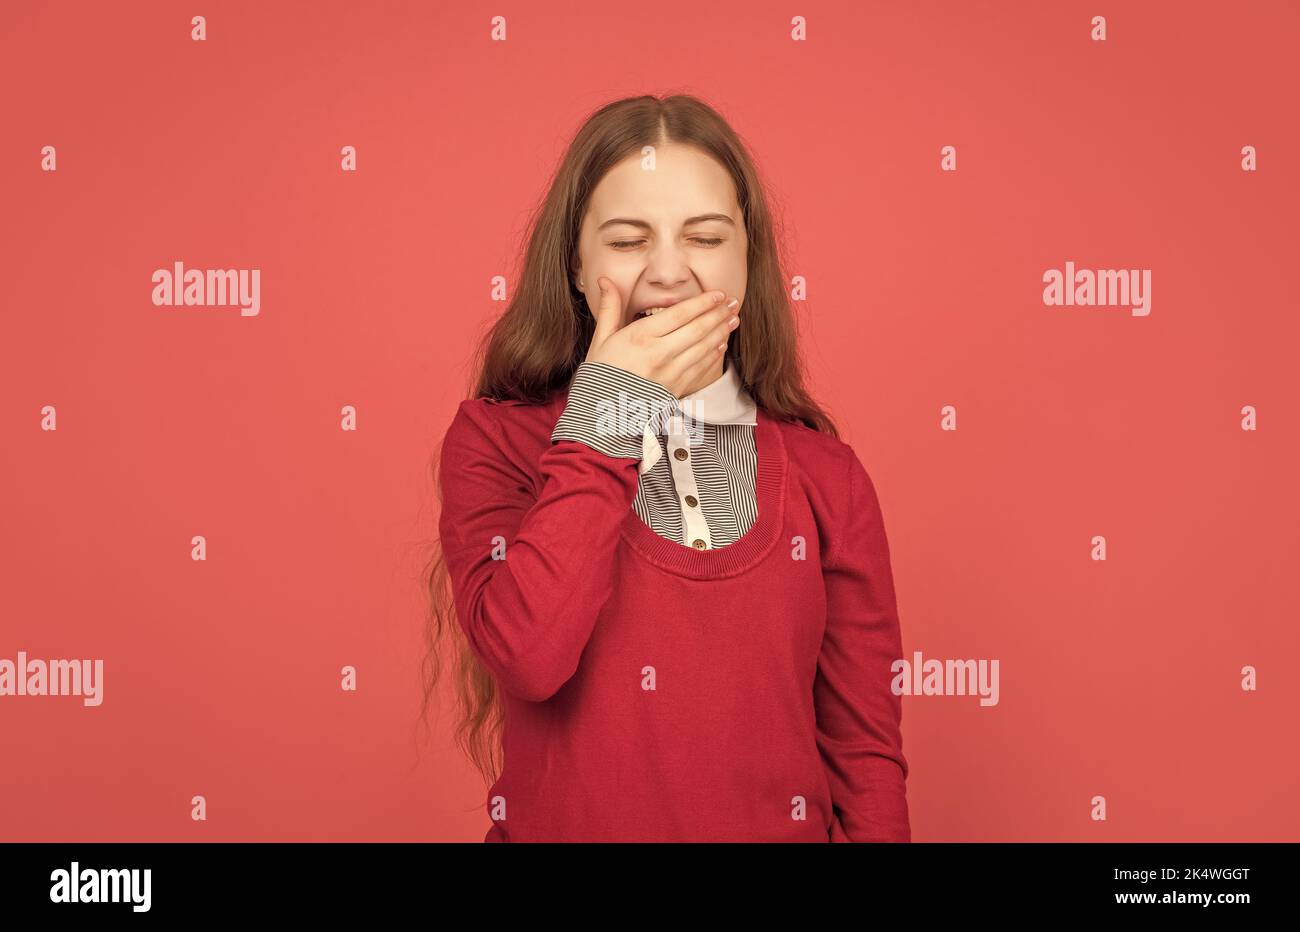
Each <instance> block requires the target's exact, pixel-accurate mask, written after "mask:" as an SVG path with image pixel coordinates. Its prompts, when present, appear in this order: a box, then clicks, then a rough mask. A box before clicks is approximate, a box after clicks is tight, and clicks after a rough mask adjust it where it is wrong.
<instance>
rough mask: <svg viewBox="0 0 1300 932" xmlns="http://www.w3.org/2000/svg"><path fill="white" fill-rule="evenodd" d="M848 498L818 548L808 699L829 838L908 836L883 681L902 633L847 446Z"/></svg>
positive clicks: (875, 520) (898, 713) (890, 698)
mask: <svg viewBox="0 0 1300 932" xmlns="http://www.w3.org/2000/svg"><path fill="white" fill-rule="evenodd" d="M849 459H850V463H849V476H848V488H849V495H848V501H847V503H846V504H844V505H843V506H842V507H843V509H844V510H843V511H842V512H841V513H840V514H839V515H838V517H837V523H838V531H837V532H836V533H835V534H834V537H833V539H832V540H831V542H830V545H829V546H828V547H827V549H826V551H825V552H824V554H823V566H822V572H823V577H824V579H825V585H826V600H827V604H826V631H825V635H824V636H823V639H822V645H821V652H820V654H819V656H818V659H817V675H816V679H815V680H814V684H813V701H814V705H815V707H816V713H817V746H818V749H819V750H820V752H821V755H822V761H823V763H824V764H825V766H826V772H827V777H828V779H829V781H830V788H831V800H832V805H833V807H834V809H835V817H836V818H835V822H834V823H832V829H831V840H832V841H851V842H867V841H898V842H907V841H911V827H910V822H909V819H908V810H907V795H906V783H905V781H906V779H907V771H908V764H907V759H906V758H905V757H904V756H903V738H902V733H901V725H902V715H903V705H902V698H901V697H899V696H897V695H895V694H894V692H893V689H892V687H891V681H892V679H893V671H892V665H893V663H894V661H895V660H897V659H898V658H900V657H901V656H902V651H903V646H902V635H901V631H900V628H899V622H898V611H897V608H896V602H895V596H894V581H893V574H892V571H891V568H890V559H889V544H888V541H887V539H886V537H885V525H884V521H883V518H882V515H881V510H880V503H879V501H878V500H877V498H876V490H875V487H874V485H873V484H872V481H871V478H870V477H869V476H868V475H867V472H866V470H865V469H864V468H863V466H862V463H861V462H860V461H859V460H858V457H857V454H856V453H853V451H852V450H851V449H850V451H849Z"/></svg>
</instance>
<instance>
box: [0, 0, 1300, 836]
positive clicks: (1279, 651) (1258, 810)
mask: <svg viewBox="0 0 1300 932" xmlns="http://www.w3.org/2000/svg"><path fill="white" fill-rule="evenodd" d="M196 13H197V14H202V15H204V16H205V17H206V19H207V29H208V37H207V40H206V41H204V42H195V41H192V40H191V39H190V29H191V26H190V17H191V16H193V15H195V14H196ZM1097 14H1102V15H1105V16H1106V17H1107V29H1108V38H1107V40H1106V41H1105V42H1095V41H1092V40H1091V39H1090V37H1089V36H1090V31H1091V24H1090V20H1091V18H1092V16H1094V15H1097ZM495 15H504V16H505V17H506V18H507V23H508V27H507V28H508V33H507V35H508V39H507V41H505V42H493V41H490V27H491V17H493V16H495ZM793 15H802V16H805V17H807V20H808V40H807V41H806V42H794V41H791V38H790V28H791V27H790V18H791V16H793ZM3 17H4V19H3V44H2V46H0V51H2V52H3V54H0V71H2V73H3V84H4V88H5V95H4V96H5V107H4V114H3V127H4V143H5V144H4V145H3V146H0V185H3V191H2V192H0V193H2V195H3V203H4V211H3V217H4V223H3V234H2V235H3V238H4V239H3V244H2V245H3V256H4V273H3V275H0V305H2V306H3V314H4V320H3V323H4V331H3V332H4V338H3V341H2V349H0V353H3V357H2V360H0V361H2V362H3V365H2V366H0V432H2V433H3V458H2V459H0V468H2V469H3V472H2V473H0V483H2V485H3V488H4V498H5V502H4V509H3V511H4V527H5V530H4V536H3V548H4V549H3V553H2V554H0V557H2V558H3V605H2V612H0V626H2V628H0V657H6V658H9V659H11V660H12V659H15V658H16V656H17V653H18V651H20V650H23V651H26V652H27V654H28V656H29V657H31V658H44V659H49V658H72V657H80V658H102V659H103V660H104V665H105V671H104V703H103V705H101V706H99V707H97V708H87V707H85V706H83V704H82V702H81V699H80V698H76V697H45V698H34V697H2V698H0V740H2V741H3V754H2V756H3V759H4V766H3V768H2V769H0V832H2V835H3V838H4V839H6V840H19V841H25V840H51V841H66V840H91V841H99V840H187V839H192V840H238V839H249V840H426V839H436V840H465V841H479V840H480V839H481V838H482V837H483V833H484V832H485V830H486V827H487V825H488V820H487V815H486V813H485V811H484V809H483V805H482V803H483V799H484V797H485V793H484V788H483V786H482V784H481V782H478V781H477V779H476V776H475V774H474V773H473V771H472V769H471V768H470V766H469V765H468V763H467V762H465V761H464V760H463V759H462V758H460V757H459V756H458V755H457V754H456V752H454V751H453V750H452V748H451V745H450V743H449V741H448V739H447V733H448V726H449V720H448V718H447V717H446V716H444V717H443V718H441V719H439V721H438V730H437V732H436V733H435V735H434V738H433V740H432V742H431V743H430V744H428V745H421V737H420V733H419V732H418V731H417V730H416V728H415V716H416V710H417V704H418V698H419V660H420V654H421V650H422V646H423V645H422V641H421V639H420V624H421V623H422V617H421V609H422V607H423V603H422V601H421V599H422V595H421V591H420V588H419V587H420V579H419V576H418V574H419V569H420V567H421V565H422V560H423V556H424V553H425V548H426V547H427V545H428V540H429V537H430V536H431V535H432V534H433V533H434V527H435V521H436V507H437V505H436V501H435V500H434V498H433V495H432V489H431V486H430V478H429V474H428V469H429V465H430V461H431V457H432V455H433V453H434V451H435V450H436V446H437V443H438V442H439V440H440V438H441V435H442V432H443V431H444V430H445V429H446V427H447V425H448V423H449V422H450V419H451V416H452V413H453V411H454V409H455V405H456V403H457V402H458V401H459V399H461V398H463V397H465V392H466V379H467V376H468V360H469V355H470V349H471V347H472V342H473V340H475V339H476V338H477V337H478V335H479V334H480V333H482V332H483V330H484V329H485V327H486V326H487V325H488V324H489V323H490V321H492V320H493V319H494V318H495V316H496V315H498V314H499V313H500V312H501V310H502V308H503V305H502V304H500V303H497V302H494V301H492V300H491V299H490V297H489V289H490V286H491V279H492V277H493V276H495V275H506V276H508V278H509V280H510V282H511V283H512V284H513V282H514V281H515V272H516V270H517V266H516V253H517V250H518V248H519V246H520V244H521V242H522V240H523V236H524V233H525V229H524V223H525V220H526V218H527V215H528V212H529V210H530V209H531V208H532V206H533V204H534V203H535V202H536V201H537V200H539V199H540V198H541V196H542V193H543V191H544V188H545V185H546V182H547V180H548V178H549V176H550V173H551V172H552V171H553V169H554V167H555V164H556V162H557V160H558V159H559V157H560V155H561V153H562V152H563V148H564V146H565V145H566V144H567V142H568V140H569V138H570V137H571V136H572V134H573V132H574V131H575V130H576V129H577V127H578V125H579V124H580V122H581V121H582V119H583V118H584V117H585V115H586V114H587V113H589V112H590V111H591V110H593V109H595V108H596V107H598V106H600V105H602V104H603V103H605V102H607V101H609V100H612V99H615V98H618V97H622V96H627V95H631V94H637V93H644V92H653V93H664V92H672V91H685V92H689V93H694V94H697V95H699V96H701V97H703V98H704V99H705V100H707V101H708V102H710V103H712V104H713V105H714V106H716V107H717V108H718V109H719V110H720V111H721V112H722V113H723V114H724V116H726V117H727V118H728V119H729V120H730V121H731V122H732V123H733V125H734V126H735V127H736V129H737V130H738V131H739V132H740V133H741V135H742V136H743V138H744V139H745V140H746V142H747V143H748V144H749V145H750V146H751V148H752V151H753V152H754V155H755V157H756V159H757V161H758V163H759V165H760V168H761V170H762V172H763V173H764V176H765V177H766V178H767V179H768V181H769V184H770V186H771V188H772V193H773V197H774V203H775V205H776V206H777V207H778V208H779V209H781V210H782V211H783V213H784V216H785V220H786V223H787V232H788V234H789V248H790V253H791V256H792V257H793V263H792V268H790V269H789V270H788V272H789V274H791V275H802V276H805V277H806V278H807V280H808V282H809V300H808V301H806V302H804V303H801V304H798V305H796V307H797V309H798V310H797V313H798V314H799V321H800V328H801V333H802V337H803V341H804V342H803V347H804V352H805V354H806V356H807V360H808V363H809V367H810V377H811V382H812V385H813V387H814V390H815V392H816V393H817V395H818V396H819V397H820V398H821V399H822V400H823V401H824V402H825V403H826V404H827V405H828V407H829V409H830V410H831V412H832V413H833V414H834V415H835V416H836V418H837V420H838V422H839V423H840V425H841V427H842V429H843V434H844V438H845V439H846V440H847V441H848V442H849V443H851V444H852V445H853V446H854V448H855V450H856V451H857V452H858V454H859V456H860V457H861V459H862V461H863V463H864V464H865V465H866V467H867V469H868V470H869V471H870V472H871V475H872V477H873V480H874V482H875V484H876V486H877V488H878V491H879V493H880V496H881V501H882V504H883V507H884V511H885V517H886V524H887V528H888V531H889V535H890V543H891V548H892V551H893V556H894V572H895V578H896V582H897V590H898V596H899V608H900V618H901V620H902V626H903V641H904V649H905V654H906V656H908V657H909V658H910V657H911V654H912V652H913V651H916V650H919V651H921V652H922V653H923V654H924V655H925V656H926V657H927V658H931V657H933V658H940V659H945V658H989V659H992V658H996V659H998V660H999V662H1000V666H1001V670H1000V673H1001V684H1000V688H1001V701H1000V703H999V704H998V705H997V706H994V707H990V708H985V707H981V706H980V705H979V703H978V699H977V698H976V697H969V696H968V697H939V696H934V697H909V698H905V699H904V714H903V735H904V751H905V753H906V754H907V756H908V759H909V763H910V764H911V767H912V775H911V777H910V779H909V782H908V795H909V801H910V805H911V813H912V826H913V835H914V838H915V840H917V841H940V840H945V841H946V840H963V841H964V840H1103V839H1104V840H1118V841H1137V840H1196V841H1209V840H1257V841H1263V840H1284V839H1285V840H1295V839H1296V838H1297V837H1300V803H1298V802H1297V797H1296V789H1297V783H1298V782H1300V781H1297V763H1298V752H1297V750H1296V746H1295V740H1294V739H1295V734H1296V712H1297V709H1300V701H1298V697H1297V683H1296V677H1295V670H1296V665H1297V661H1298V660H1300V654H1298V651H1297V648H1298V647H1300V636H1298V635H1297V628H1296V618H1297V611H1296V609H1297V600H1296V585H1295V566H1296V558H1297V555H1298V551H1300V547H1298V546H1297V545H1298V543H1300V540H1298V537H1300V532H1298V531H1297V492H1296V472H1297V456H1296V454H1297V442H1296V436H1297V427H1298V426H1300V425H1297V411H1298V410H1300V397H1298V394H1300V393H1298V392H1297V383H1296V379H1295V363H1294V356H1295V346H1296V339H1297V336H1298V335H1300V333H1298V331H1300V328H1298V327H1297V323H1296V312H1297V306H1296V298H1295V285H1294V282H1292V281H1291V280H1290V275H1289V273H1293V272H1294V270H1295V268H1296V262H1295V255H1296V246H1297V239H1298V238H1297V234H1296V228H1295V217H1296V212H1297V206H1298V204H1297V201H1298V198H1297V191H1298V186H1297V184H1296V173H1297V168H1298V167H1300V166H1298V164H1297V151H1298V148H1300V130H1297V123H1296V120H1295V101H1296V90H1297V88H1300V65H1298V63H1297V55H1296V52H1295V49H1296V42H1297V38H1298V36H1300V8H1297V6H1296V5H1295V4H1293V3H1289V2H1275V3H1247V4H1211V3H1205V4H1189V3H1173V2H1169V3H1152V2H1143V3H1126V2H1115V0H1112V2H1108V3H1105V4H1102V5H1098V4H1095V3H1075V2H1060V3H1050V4H1046V3H1034V2H1017V3H974V2H949V3H911V2H909V3H903V2H891V3H861V4H859V3H843V2H840V3H829V2H820V3H819V2H811V3H806V4H801V5H800V6H798V7H797V8H796V7H791V6H790V5H789V4H785V3H772V2H754V0H746V2H743V3H741V2H727V3H715V4H699V3H697V2H693V0H684V2H674V0H667V2H656V3H654V4H651V5H649V6H636V5H632V6H627V5H622V6H620V5H610V4H604V3H594V2H592V3H569V4H563V5H560V4H549V3H548V4H541V3H536V4H534V3H520V4H506V5H504V6H502V5H500V4H497V3H476V2H468V3H465V2H458V3H455V4H424V3H385V4H378V5H372V4H357V3H342V2H335V3H274V4H270V3H252V2H250V3H222V2H217V0H209V2H206V3H204V4H202V5H201V7H195V6H194V5H192V4H187V5H182V4H176V3H130V4H112V5H106V4H99V3H79V4H71V3H48V4H9V5H7V6H6V7H5V9H4V13H3ZM46 145H52V146H55V147H56V148H57V153H58V170H57V171H55V172H43V171H41V170H40V150H41V148H42V147H43V146H46ZM345 145H352V146H356V147H357V151H358V162H357V164H358V171H357V172H355V173H348V172H343V171H341V170H340V164H339V163H340V149H341V148H342V147H343V146H345ZM945 145H953V146H956V147H957V150H958V170H957V171H956V172H941V171H940V170H939V155H940V148H941V147H942V146H945ZM1245 145H1251V146H1255V147H1256V148H1257V150H1258V152H1259V170H1258V171H1256V172H1243V171H1242V170H1241V167H1240V160H1241V155H1240V150H1241V148H1242V146H1245ZM177 260H181V261H183V262H184V263H185V265H186V267H187V268H259V269H261V270H262V309H261V313H260V315H259V316H256V317H242V316H240V314H239V312H238V310H237V309H235V308H195V307H189V308H187V307H155V306H154V305H153V304H152V303H151V300H150V296H151V293H152V289H153V285H152V283H151V281H150V275H151V274H152V272H153V270H154V269H157V268H171V265H172V263H173V262H174V261H177ZM1067 260H1073V261H1074V262H1075V264H1076V265H1077V266H1079V267H1082V268H1093V269H1096V268H1139V269H1140V268H1147V269H1151V270H1152V279H1153V280H1152V296H1151V298H1152V304H1151V314H1150V316H1149V317H1133V316H1131V315H1130V313H1129V311H1128V309H1126V308H1107V307H1046V306H1044V304H1043V302H1042V297H1041V294H1042V289H1043V284H1042V274H1043V272H1044V270H1046V269H1049V268H1058V269H1059V268H1063V267H1064V264H1065V262H1066V261H1067ZM348 404H351V405H356V406H357V407H358V411H359V430H358V431H357V432H355V433H346V432H343V431H341V430H340V429H339V418H340V409H341V407H342V406H344V405H348ZM44 405H54V406H56V407H57V409H58V430H57V431H54V432H48V431H42V430H41V429H40V410H41V407H42V406H44ZM944 405H954V406H956V408H957V411H958V426H959V429H958V430H957V431H955V432H953V431H941V430H940V429H939V414H940V409H941V407H942V406H944ZM1243 405H1254V406H1256V408H1257V409H1258V411H1259V429H1258V430H1257V431H1254V432H1246V431H1242V430H1241V429H1240V426H1239V421H1240V417H1241V413H1240V412H1241V408H1242V406H1243ZM196 534H201V535H204V536H206V537H207V540H208V559H207V561H206V562H195V561H192V560H191V559H190V546H191V545H190V538H191V537H192V536H193V535H196ZM1095 534H1101V535H1104V536H1105V537H1106V538H1107V542H1108V551H1109V553H1108V559H1107V560H1106V561H1105V562H1096V561H1093V560H1091V559H1090V540H1091V538H1092V536H1093V535H1095ZM349 664H350V665H355V666H356V667H357V669H358V671H359V672H358V685H359V690H358V691H357V692H355V693H352V692H343V691H341V690H340V687H339V678H340V677H339V672H340V669H341V668H342V667H343V666H344V665H349ZM1245 665H1253V666H1255V667H1257V668H1258V671H1259V689H1258V691H1257V692H1245V691H1243V690H1242V689H1241V687H1240V680H1241V673H1240V671H1241V668H1242V667H1243V666H1245ZM195 795H203V796H205V797H206V799H207V806H208V809H207V814H208V819H207V821H205V822H195V821H192V820H191V818H190V800H191V797H193V796H195ZM1094 795H1101V796H1104V797H1106V800H1107V806H1108V813H1107V816H1108V817H1107V819H1106V821H1104V822H1096V821H1093V820H1092V819H1090V817H1089V814H1090V809H1091V804H1090V800H1091V798H1092V797H1093V796H1094Z"/></svg>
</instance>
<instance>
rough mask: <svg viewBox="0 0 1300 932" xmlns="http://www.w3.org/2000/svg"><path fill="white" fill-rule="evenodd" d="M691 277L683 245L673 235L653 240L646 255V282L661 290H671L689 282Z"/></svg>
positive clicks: (688, 260)
mask: <svg viewBox="0 0 1300 932" xmlns="http://www.w3.org/2000/svg"><path fill="white" fill-rule="evenodd" d="M691 277H692V273H691V263H690V258H689V256H688V254H687V250H686V246H685V244H683V243H681V242H679V241H678V239H677V238H676V236H673V235H668V236H660V237H658V238H657V239H655V240H654V242H653V244H652V245H651V247H650V250H649V252H648V253H647V255H646V269H645V278H646V281H647V282H649V283H650V284H652V285H656V286H658V287H661V288H666V289H672V288H678V287H680V286H681V285H683V284H685V283H686V282H689V281H690V280H691Z"/></svg>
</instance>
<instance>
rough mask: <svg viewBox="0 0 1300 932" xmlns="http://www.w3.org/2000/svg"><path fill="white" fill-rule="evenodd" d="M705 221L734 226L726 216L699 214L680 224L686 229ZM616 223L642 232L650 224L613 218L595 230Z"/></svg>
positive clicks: (625, 218) (626, 218) (642, 221)
mask: <svg viewBox="0 0 1300 932" xmlns="http://www.w3.org/2000/svg"><path fill="white" fill-rule="evenodd" d="M706 220H720V221H722V222H723V223H730V224H731V225H732V226H733V227H734V226H735V225H736V221H734V220H732V219H731V218H730V217H728V216H727V215H726V214H700V215H699V216H697V217H687V218H686V222H685V223H684V224H682V226H687V227H688V226H690V225H691V224H692V223H703V222H705V221H706ZM616 223H626V224H627V225H628V226H630V227H639V228H640V229H642V230H649V229H650V224H649V223H647V222H646V221H644V220H633V219H630V218H628V217H615V218H614V219H613V220H606V221H605V222H604V223H602V224H601V225H600V226H598V227H596V229H597V231H599V230H603V229H605V227H609V226H613V225H614V224H616Z"/></svg>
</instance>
